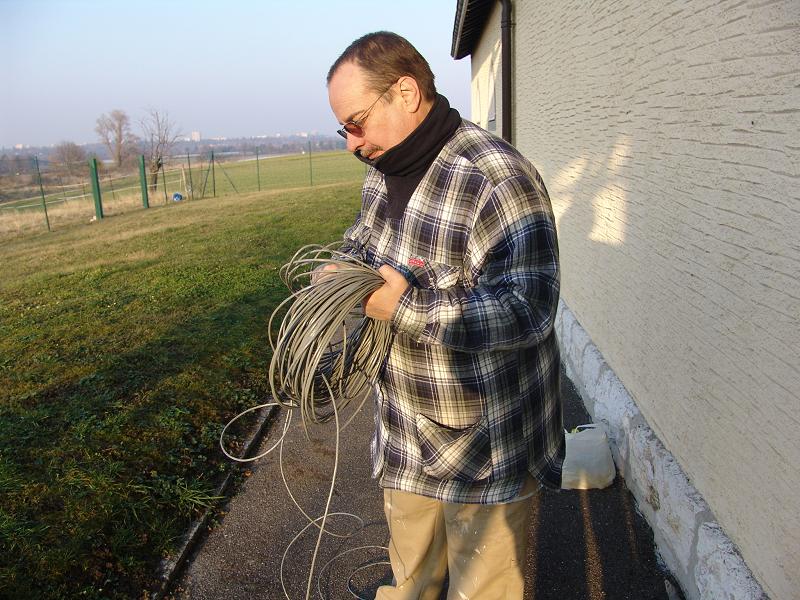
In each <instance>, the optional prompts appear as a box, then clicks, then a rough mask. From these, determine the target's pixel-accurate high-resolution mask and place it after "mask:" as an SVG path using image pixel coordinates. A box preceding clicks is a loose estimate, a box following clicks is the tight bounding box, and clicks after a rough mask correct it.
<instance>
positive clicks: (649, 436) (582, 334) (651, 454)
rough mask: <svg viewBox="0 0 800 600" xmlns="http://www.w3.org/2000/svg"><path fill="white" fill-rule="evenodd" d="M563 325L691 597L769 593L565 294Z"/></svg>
mask: <svg viewBox="0 0 800 600" xmlns="http://www.w3.org/2000/svg"><path fill="white" fill-rule="evenodd" d="M556 332H557V335H558V339H559V346H560V348H561V357H562V361H563V362H564V365H565V368H566V372H567V376H568V377H569V378H570V379H571V380H572V382H573V383H574V384H575V387H576V388H577V390H578V393H579V394H580V396H581V398H582V400H583V403H584V405H585V406H586V410H587V411H588V412H589V414H590V415H591V416H592V419H593V420H594V421H595V422H598V423H602V424H603V426H604V427H605V430H606V434H607V435H608V438H609V440H610V441H611V450H612V454H613V456H614V461H615V462H616V464H617V470H618V471H619V473H620V475H622V476H623V477H624V478H625V482H626V484H627V487H628V489H630V491H631V493H632V494H633V495H634V497H635V498H636V502H637V504H638V509H639V511H640V512H641V513H642V514H643V515H644V517H645V519H647V521H648V522H649V523H650V526H651V527H652V529H653V534H654V537H655V542H656V545H657V547H658V551H659V553H660V554H661V558H662V559H663V561H664V563H665V564H666V565H667V568H668V569H669V570H670V571H671V572H672V574H673V576H674V577H675V579H676V580H677V581H678V583H679V584H680V586H681V588H682V591H683V593H684V595H685V596H686V598H688V599H689V600H695V599H698V600H699V599H705V598H713V599H714V600H727V599H730V600H751V599H753V600H763V599H766V598H767V595H766V594H765V593H764V591H763V589H762V588H761V586H760V585H759V584H758V582H757V581H756V580H755V578H754V577H753V574H752V573H751V572H750V569H749V567H748V566H747V565H746V564H745V562H744V559H743V558H742V556H741V554H740V553H739V551H738V550H737V548H736V546H735V544H734V543H733V542H732V541H731V540H730V539H729V538H728V537H727V535H725V532H724V531H723V530H722V527H720V525H719V524H718V523H717V522H716V520H715V518H714V515H713V513H712V511H711V508H710V507H709V506H708V504H707V503H706V501H705V500H704V499H703V497H702V496H701V495H700V493H699V492H698V491H697V489H695V487H694V486H693V485H692V484H691V483H690V482H689V479H688V478H687V477H686V474H685V473H684V472H683V469H682V468H681V466H680V465H679V464H678V462H677V461H676V460H675V457H674V456H673V455H672V454H671V453H670V452H669V451H668V450H667V449H666V448H665V447H664V444H662V442H661V440H659V439H658V437H657V436H656V434H655V432H654V431H653V430H652V429H651V428H650V426H649V425H648V424H647V421H646V420H645V418H644V416H643V415H642V413H641V412H640V411H639V408H638V407H637V406H636V403H635V402H634V401H633V398H632V397H631V396H630V394H629V393H628V391H627V390H626V389H625V387H624V386H623V384H622V382H621V381H620V380H619V379H618V378H617V376H616V374H615V373H614V371H612V370H611V367H609V365H608V364H607V363H606V362H605V360H604V359H603V355H602V354H601V353H600V351H599V349H598V348H597V346H595V344H594V343H593V342H592V340H591V338H590V337H589V335H588V334H587V332H586V331H585V330H584V329H583V327H581V324H580V323H579V322H578V321H577V319H576V318H575V316H574V315H573V314H572V312H571V311H570V310H569V307H568V306H567V305H566V304H565V303H564V301H563V300H562V301H560V302H559V307H558V315H557V317H556Z"/></svg>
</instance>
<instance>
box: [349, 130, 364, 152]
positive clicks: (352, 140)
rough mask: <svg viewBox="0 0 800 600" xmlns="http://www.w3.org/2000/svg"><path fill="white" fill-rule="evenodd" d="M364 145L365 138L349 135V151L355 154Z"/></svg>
mask: <svg viewBox="0 0 800 600" xmlns="http://www.w3.org/2000/svg"><path fill="white" fill-rule="evenodd" d="M362 145H363V138H360V137H356V136H354V135H353V134H352V133H348V134H347V151H348V152H355V151H356V150H358V149H359V148H360V147H361V146H362Z"/></svg>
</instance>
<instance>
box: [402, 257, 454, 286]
mask: <svg viewBox="0 0 800 600" xmlns="http://www.w3.org/2000/svg"><path fill="white" fill-rule="evenodd" d="M412 260H416V261H417V262H418V263H422V264H420V265H419V266H414V267H412V268H411V274H412V275H413V276H414V278H415V279H416V282H415V285H416V287H420V288H423V289H429V290H445V289H447V288H451V287H454V286H455V285H457V284H458V282H459V279H460V277H461V268H460V267H454V266H452V265H448V264H446V263H439V262H433V261H429V260H424V259H420V258H417V259H412Z"/></svg>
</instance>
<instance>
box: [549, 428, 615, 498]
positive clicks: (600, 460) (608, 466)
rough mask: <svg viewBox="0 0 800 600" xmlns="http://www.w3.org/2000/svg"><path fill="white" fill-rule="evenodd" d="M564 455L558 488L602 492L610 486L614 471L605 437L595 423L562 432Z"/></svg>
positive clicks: (612, 460)
mask: <svg viewBox="0 0 800 600" xmlns="http://www.w3.org/2000/svg"><path fill="white" fill-rule="evenodd" d="M564 437H565V438H566V442H567V455H566V457H565V458H564V467H563V470H562V474H561V489H564V490H589V489H595V488H596V489H602V488H604V487H608V486H609V485H611V482H613V481H614V475H615V474H616V471H615V469H614V459H613V458H611V449H610V448H609V447H608V438H607V437H606V433H605V431H603V430H602V428H600V427H599V426H598V425H597V424H595V423H590V424H588V425H579V426H578V427H576V428H575V429H573V430H572V433H570V432H568V431H565V432H564Z"/></svg>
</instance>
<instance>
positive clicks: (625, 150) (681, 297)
mask: <svg viewBox="0 0 800 600" xmlns="http://www.w3.org/2000/svg"><path fill="white" fill-rule="evenodd" d="M498 6H499V4H498ZM514 10H515V18H514V22H515V33H514V44H515V48H514V55H515V60H516V63H515V67H514V77H515V82H514V104H515V108H514V113H515V114H514V119H515V120H514V142H515V145H516V146H517V147H518V148H520V149H521V150H522V151H523V153H524V154H525V155H526V156H528V157H529V158H530V159H531V161H532V162H533V163H534V164H535V165H536V167H537V168H538V169H539V171H540V172H541V173H542V175H543V177H544V180H545V183H546V184H547V186H548V189H549V191H550V194H551V198H552V200H553V206H554V209H555V211H556V215H557V220H558V228H559V241H560V248H561V259H562V269H563V275H562V285H563V288H562V290H563V293H562V297H563V298H564V300H565V301H566V303H567V305H568V306H569V308H570V309H571V311H572V313H573V314H574V315H575V317H576V318H577V319H578V321H579V322H580V324H581V325H582V326H583V328H585V330H586V332H587V333H588V335H589V336H590V337H591V339H592V340H593V342H594V343H595V344H596V345H597V348H598V349H599V351H600V352H601V353H602V355H603V357H604V359H605V361H606V362H607V363H608V365H609V366H610V368H611V369H613V371H614V373H615V374H616V375H617V376H618V377H619V380H620V381H621V382H622V384H624V386H625V388H626V389H627V390H628V391H629V392H630V394H631V396H632V397H633V399H634V400H635V402H636V404H637V405H638V407H639V409H640V410H641V412H642V414H643V416H644V418H645V419H646V420H647V422H648V423H649V425H650V426H651V427H652V428H653V430H654V431H655V433H656V434H657V435H658V438H659V439H660V440H661V441H662V442H663V444H664V446H665V447H666V448H667V449H668V450H669V451H670V452H671V453H672V455H674V457H675V458H676V459H677V461H678V463H679V464H680V466H681V467H682V469H683V471H684V472H685V473H686V475H687V476H688V477H689V479H690V482H691V484H693V485H694V486H695V487H696V489H697V490H698V491H699V492H700V494H702V496H703V498H704V499H705V500H706V501H707V502H708V505H709V506H710V508H711V510H712V511H713V514H714V516H715V517H716V519H717V521H718V522H719V524H720V525H721V526H722V528H723V529H724V531H725V532H726V533H727V535H728V536H729V537H730V538H731V539H732V540H733V541H734V542H735V544H736V545H737V546H738V548H739V550H740V551H741V553H742V555H743V557H744V559H745V560H746V562H747V564H748V565H749V567H750V568H751V569H752V571H753V573H754V574H755V576H756V577H757V579H758V580H759V582H760V583H761V584H762V586H763V587H764V588H765V590H766V591H767V592H768V593H769V594H770V596H771V597H772V598H774V599H784V598H785V599H788V598H796V597H797V590H798V589H800V552H798V548H800V512H798V510H797V508H796V505H797V498H798V497H800V466H799V465H800V403H799V402H798V398H800V366H799V363H800V358H798V356H800V133H799V132H800V83H799V82H800V58H799V57H800V2H798V1H797V0H775V1H769V0H754V1H727V2H724V1H723V2H720V1H716V0H691V1H689V0H681V1H677V0H660V1H656V0H600V1H598V2H592V3H587V2H584V1H582V0H564V1H562V2H545V1H539V0H517V1H516V2H514ZM498 15H499V8H498V9H497V10H496V11H495V14H494V16H493V20H492V22H491V23H490V24H489V26H488V27H487V31H486V33H485V35H484V38H483V39H482V40H481V44H480V45H479V47H478V48H477V49H476V51H475V52H474V53H473V97H474V96H475V95H476V94H478V93H479V89H480V90H483V89H485V88H486V86H487V85H488V74H489V73H490V72H492V67H491V62H490V58H491V57H493V56H494V55H495V54H496V55H497V70H498V73H499V49H498V50H495V48H496V46H497V44H498V42H497V40H498V39H499V17H498ZM498 79H499V77H498ZM498 85H499V84H498ZM481 101H482V100H481ZM474 102H475V100H474V99H473V115H472V116H473V120H476V121H479V122H480V120H481V118H483V117H482V115H483V114H484V113H482V112H481V111H484V112H485V109H484V108H483V107H484V106H485V102H483V101H482V103H481V104H479V105H476V104H475V103H474ZM499 103H500V92H499V89H498V92H497V104H498V106H499ZM498 118H499V117H498ZM498 123H499V120H498Z"/></svg>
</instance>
